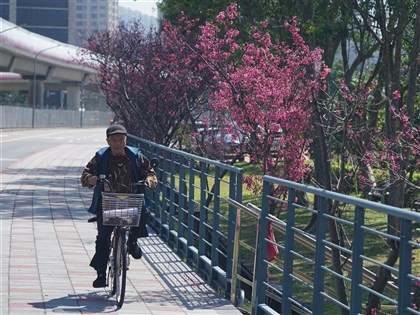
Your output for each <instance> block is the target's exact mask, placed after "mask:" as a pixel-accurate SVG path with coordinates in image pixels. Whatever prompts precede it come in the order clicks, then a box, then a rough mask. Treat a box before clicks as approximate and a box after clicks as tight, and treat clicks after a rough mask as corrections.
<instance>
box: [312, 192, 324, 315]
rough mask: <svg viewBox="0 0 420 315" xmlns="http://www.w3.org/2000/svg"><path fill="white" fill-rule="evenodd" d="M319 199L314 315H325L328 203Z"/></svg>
mask: <svg viewBox="0 0 420 315" xmlns="http://www.w3.org/2000/svg"><path fill="white" fill-rule="evenodd" d="M317 197H318V205H317V219H316V240H317V242H316V251H315V270H314V292H313V306H314V309H313V314H325V312H324V301H323V297H322V294H321V292H323V291H324V282H325V276H324V274H325V272H324V269H323V268H322V266H323V265H324V263H325V245H324V242H323V241H324V239H325V229H326V221H327V220H326V219H325V216H324V214H325V212H326V207H327V202H326V200H325V198H324V197H321V196H317Z"/></svg>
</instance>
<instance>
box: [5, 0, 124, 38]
mask: <svg viewBox="0 0 420 315" xmlns="http://www.w3.org/2000/svg"><path fill="white" fill-rule="evenodd" d="M0 17H2V18H4V19H6V20H8V21H10V22H12V23H14V24H17V25H20V26H22V27H24V28H26V29H27V30H29V31H31V32H34V33H37V34H41V35H44V36H47V37H49V38H52V39H55V40H58V41H60V42H64V43H69V44H72V45H76V46H80V45H81V44H82V42H83V40H84V39H86V38H87V37H89V36H90V35H91V34H93V33H95V32H97V31H105V30H112V29H115V28H116V27H117V25H118V0H37V1H34V0H0ZM0 31H1V30H0Z"/></svg>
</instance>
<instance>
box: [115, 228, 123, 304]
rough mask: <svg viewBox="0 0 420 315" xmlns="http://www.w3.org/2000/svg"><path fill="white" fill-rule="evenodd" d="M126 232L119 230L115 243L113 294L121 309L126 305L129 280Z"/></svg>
mask: <svg viewBox="0 0 420 315" xmlns="http://www.w3.org/2000/svg"><path fill="white" fill-rule="evenodd" d="M126 244H127V242H126V231H125V229H118V231H117V232H116V235H115V243H114V251H113V255H114V264H115V265H114V272H113V276H114V279H113V286H112V294H115V299H116V300H117V306H118V307H121V306H122V305H123V303H124V297H125V286H126V280H127V246H126Z"/></svg>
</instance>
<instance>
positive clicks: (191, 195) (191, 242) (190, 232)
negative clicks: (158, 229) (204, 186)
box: [187, 159, 195, 259]
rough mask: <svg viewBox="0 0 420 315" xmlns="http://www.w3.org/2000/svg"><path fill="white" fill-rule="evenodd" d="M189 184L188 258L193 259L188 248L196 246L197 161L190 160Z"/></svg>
mask: <svg viewBox="0 0 420 315" xmlns="http://www.w3.org/2000/svg"><path fill="white" fill-rule="evenodd" d="M189 177H190V179H189V183H188V232H187V233H188V237H187V258H188V259H189V258H191V257H190V256H189V255H190V254H189V250H188V248H189V247H190V246H193V245H194V232H195V231H194V230H195V219H194V206H195V205H194V193H195V189H194V181H195V160H194V159H190V172H189Z"/></svg>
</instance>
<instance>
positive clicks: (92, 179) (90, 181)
mask: <svg viewBox="0 0 420 315" xmlns="http://www.w3.org/2000/svg"><path fill="white" fill-rule="evenodd" d="M98 179H99V178H98V177H96V176H95V175H93V176H91V177H89V178H88V184H89V185H90V186H91V187H95V186H96V185H97V184H98Z"/></svg>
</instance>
